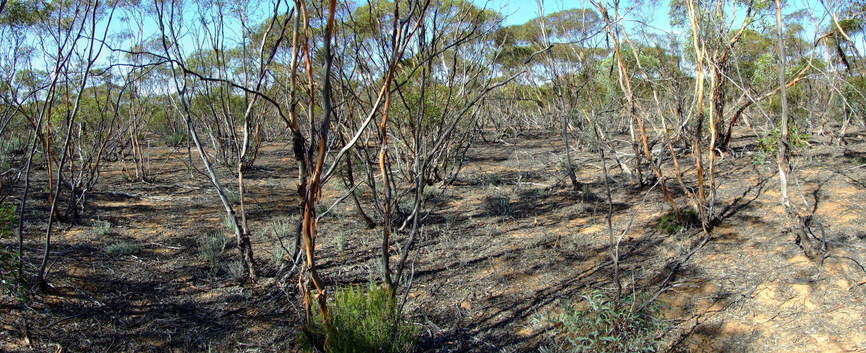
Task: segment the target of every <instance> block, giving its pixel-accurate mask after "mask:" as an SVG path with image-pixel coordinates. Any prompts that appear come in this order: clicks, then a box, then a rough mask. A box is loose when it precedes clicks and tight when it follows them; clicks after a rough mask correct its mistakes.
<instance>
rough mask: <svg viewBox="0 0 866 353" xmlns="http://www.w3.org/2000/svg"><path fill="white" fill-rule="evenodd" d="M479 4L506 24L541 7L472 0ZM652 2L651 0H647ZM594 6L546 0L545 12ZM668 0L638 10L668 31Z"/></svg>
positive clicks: (526, 1) (529, 2) (522, 0)
mask: <svg viewBox="0 0 866 353" xmlns="http://www.w3.org/2000/svg"><path fill="white" fill-rule="evenodd" d="M471 1H472V2H473V3H475V4H476V5H477V6H483V7H486V8H488V9H492V10H496V11H499V12H500V13H502V14H503V15H505V16H506V18H505V25H514V24H522V23H526V22H527V21H529V20H531V19H533V18H535V17H538V15H539V8H538V2H537V1H536V0H471ZM646 3H650V1H646ZM627 5H628V2H627V1H626V2H623V4H622V6H627ZM589 7H592V4H590V2H589V1H587V0H545V1H544V13H545V14H551V13H554V12H557V11H561V10H567V9H574V8H589ZM667 9H668V0H659V1H655V5H649V4H647V5H646V6H643V7H642V8H641V9H639V10H638V11H643V12H644V13H642V14H641V15H643V16H646V17H647V19H648V20H649V21H650V23H651V25H652V26H653V27H656V29H660V30H664V31H668V30H670V24H669V23H668V18H667Z"/></svg>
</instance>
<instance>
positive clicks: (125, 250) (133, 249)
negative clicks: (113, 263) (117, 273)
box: [105, 241, 141, 257]
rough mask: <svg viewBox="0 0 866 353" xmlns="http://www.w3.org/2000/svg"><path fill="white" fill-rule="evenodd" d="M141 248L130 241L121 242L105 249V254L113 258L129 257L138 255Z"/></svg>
mask: <svg viewBox="0 0 866 353" xmlns="http://www.w3.org/2000/svg"><path fill="white" fill-rule="evenodd" d="M140 250H141V246H140V245H138V244H135V243H132V242H128V241H120V242H117V243H113V244H110V245H108V246H106V247H105V253H107V254H108V255H111V256H115V257H117V256H127V255H134V254H137V253H138V252H139V251H140Z"/></svg>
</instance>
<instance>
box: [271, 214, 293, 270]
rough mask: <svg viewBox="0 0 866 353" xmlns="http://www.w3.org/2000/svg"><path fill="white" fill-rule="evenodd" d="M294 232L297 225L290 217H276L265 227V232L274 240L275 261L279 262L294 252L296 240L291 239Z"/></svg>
mask: <svg viewBox="0 0 866 353" xmlns="http://www.w3.org/2000/svg"><path fill="white" fill-rule="evenodd" d="M294 232H295V225H294V224H292V221H291V220H290V219H289V218H288V217H275V218H273V219H271V220H270V221H269V222H268V225H267V227H265V234H266V235H267V236H268V237H270V238H271V239H273V241H274V246H273V247H274V262H276V263H277V264H280V263H282V262H283V261H285V259H286V257H288V256H291V255H292V254H294V252H295V242H294V241H290V240H289V239H290V237H292V236H293V234H294Z"/></svg>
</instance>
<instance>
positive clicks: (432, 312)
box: [0, 132, 866, 352]
mask: <svg viewBox="0 0 866 353" xmlns="http://www.w3.org/2000/svg"><path fill="white" fill-rule="evenodd" d="M754 140H755V138H754V137H753V136H752V137H740V138H738V139H737V140H736V141H735V143H734V146H735V148H734V152H733V155H732V154H728V155H726V156H725V157H724V158H722V159H721V160H720V161H719V163H718V170H719V171H720V173H719V178H718V184H719V185H720V187H719V191H718V198H717V199H718V202H717V207H716V209H717V210H718V211H719V212H720V213H721V214H722V215H723V220H722V222H721V224H720V225H719V226H718V227H716V228H715V229H714V230H713V232H712V238H710V240H709V241H708V242H706V244H705V245H704V246H703V247H701V248H700V249H699V250H697V252H695V253H694V255H693V256H692V257H691V258H689V259H688V261H686V262H684V263H682V264H681V266H672V265H673V264H674V263H676V261H677V259H680V258H681V256H682V255H683V254H684V253H686V252H687V251H688V250H689V249H691V248H692V247H694V246H696V245H697V244H700V240H701V239H702V235H701V234H700V233H699V232H697V231H692V232H685V233H682V234H678V235H668V234H666V233H662V232H659V231H657V230H656V224H657V221H658V218H659V217H660V216H661V215H663V214H664V213H665V212H667V211H668V208H669V206H667V204H665V203H663V202H662V198H661V195H660V193H659V192H658V190H657V188H652V187H645V188H641V189H636V188H634V187H633V186H632V184H631V182H630V180H629V179H628V178H627V177H626V176H625V175H623V174H622V172H621V170H620V169H619V168H615V167H614V166H613V165H611V163H612V162H611V161H608V165H609V167H610V168H611V180H610V181H611V183H612V187H613V195H612V197H613V202H614V204H613V210H614V214H613V225H614V231H615V232H616V233H617V234H619V233H621V232H624V234H625V237H624V239H623V242H622V244H621V251H620V252H621V257H622V260H621V262H620V268H621V272H622V276H621V278H622V279H623V284H624V285H627V286H630V287H629V288H633V287H635V286H636V288H637V289H639V290H642V291H645V292H647V293H655V292H661V295H660V296H659V300H660V303H661V307H662V308H663V311H662V315H663V317H664V319H665V320H666V322H667V323H668V324H669V326H670V329H669V330H668V331H667V332H666V334H665V335H664V336H663V337H662V338H661V340H662V341H663V348H664V349H665V350H668V351H674V352H866V284H864V283H866V282H864V280H866V270H864V269H863V268H862V267H861V266H860V264H866V252H864V249H866V228H864V219H866V167H864V166H859V167H858V164H857V163H862V160H863V159H864V158H863V156H866V140H864V133H863V132H859V133H855V134H852V135H851V136H850V137H849V138H848V140H849V144H848V145H847V147H840V146H827V145H826V144H824V143H823V142H824V141H815V143H814V146H813V147H811V148H809V149H807V150H805V151H802V152H801V153H800V154H799V155H798V156H797V157H796V158H795V159H794V161H795V165H796V170H797V171H796V174H795V177H794V179H793V183H792V184H793V187H792V190H791V195H793V197H792V201H793V202H794V203H795V204H796V205H797V206H798V207H800V208H801V209H803V210H811V209H812V208H813V207H814V209H815V214H814V224H820V225H821V226H820V229H818V227H817V226H816V227H815V229H816V234H819V235H821V236H823V237H824V239H825V240H826V241H827V244H828V251H827V256H826V257H825V258H824V259H823V261H822V260H821V259H810V258H807V257H806V256H804V255H803V251H802V250H801V249H800V248H799V247H798V246H797V245H796V244H795V243H794V240H793V235H792V234H791V233H789V232H787V231H786V230H785V229H784V226H783V220H782V218H781V215H782V209H781V207H780V206H779V202H778V199H779V193H778V181H777V178H776V176H775V171H776V169H775V166H774V164H773V163H772V160H771V161H770V162H769V163H766V164H760V163H755V162H754V161H755V160H756V158H755V157H756V153H755V151H754V149H755V146H754ZM507 142H508V143H490V144H479V145H477V146H476V147H473V148H472V149H470V151H469V153H468V155H467V157H468V160H467V162H466V167H465V168H464V170H463V172H462V173H461V176H460V177H459V178H458V180H457V181H456V182H455V183H454V185H452V186H450V187H448V188H445V189H444V190H442V189H437V190H440V191H441V192H442V193H441V195H439V196H436V197H435V198H434V199H433V200H431V202H430V203H429V205H430V206H431V208H432V210H433V212H432V213H431V214H430V216H428V217H427V219H426V225H425V227H424V230H423V232H422V236H421V239H420V241H419V243H418V246H417V252H416V255H415V256H414V262H413V263H412V267H413V271H414V280H413V281H412V284H413V286H412V289H411V291H410V293H409V294H408V298H409V301H408V305H407V310H408V315H409V317H410V320H411V321H412V322H414V323H416V324H417V325H419V326H420V327H421V330H420V331H421V333H422V335H421V338H420V342H419V343H420V346H419V348H420V350H422V351H429V352H524V351H527V352H528V351H534V350H535V349H536V348H537V347H538V346H539V345H542V344H544V339H545V337H548V336H549V335H548V333H549V327H547V326H545V325H534V324H533V319H534V318H537V317H538V315H542V314H544V313H556V312H559V308H561V307H562V306H563V304H565V303H568V302H572V301H574V300H577V298H578V296H579V295H580V294H581V293H583V292H584V291H586V290H587V289H591V288H592V289H601V290H608V291H609V290H612V289H613V288H614V286H613V284H612V283H611V264H610V261H609V253H608V246H607V244H608V228H607V222H606V212H607V203H606V201H605V198H604V195H605V194H604V181H603V179H602V177H601V175H602V172H601V160H600V159H599V158H598V157H597V155H595V154H594V153H592V152H591V151H579V152H577V153H576V154H575V165H576V166H577V168H578V172H579V173H578V178H579V180H581V181H582V182H584V183H586V184H587V185H588V189H589V190H590V191H591V192H592V193H593V194H594V195H595V196H596V198H584V197H581V195H578V194H576V193H574V192H572V191H570V185H569V184H568V181H567V178H566V177H565V176H564V175H563V173H562V172H561V169H560V168H559V167H558V165H560V163H561V160H562V158H563V155H564V151H563V148H562V144H561V141H560V140H559V139H558V138H556V136H550V135H545V136H536V137H531V138H521V139H509V140H508V141H507ZM621 147H623V148H621V149H620V150H621V151H628V150H630V149H629V148H627V147H625V146H621ZM147 153H148V154H149V156H150V158H151V169H152V171H153V177H154V179H155V180H154V181H153V182H151V183H130V182H126V181H125V180H124V178H123V177H122V173H121V165H120V164H119V163H114V164H111V165H109V166H108V167H107V169H106V170H105V171H104V173H103V175H102V179H101V183H100V184H99V186H98V187H97V190H95V191H94V192H93V193H92V196H91V199H90V206H89V209H88V211H87V214H86V215H84V216H83V218H82V221H81V222H80V224H61V225H60V227H59V231H58V232H57V235H56V239H55V243H54V251H53V257H52V262H51V266H50V270H51V272H50V277H49V281H50V282H51V283H52V285H53V286H54V288H53V289H52V290H50V291H48V292H47V293H42V294H36V295H35V296H34V297H33V298H32V301H31V302H30V303H29V304H28V306H26V307H24V308H22V307H20V306H18V305H13V303H11V302H5V303H3V305H2V306H0V313H2V319H0V325H2V326H0V328H2V330H0V351H6V352H15V351H37V352H60V351H63V352H168V351H171V352H205V351H211V352H230V351H231V352H234V351H237V352H284V351H291V350H293V348H295V347H294V341H295V337H296V335H297V327H298V324H299V322H300V318H301V312H300V311H299V310H300V304H299V300H298V296H297V294H296V289H295V287H294V282H295V281H294V280H291V281H289V282H288V286H287V287H284V288H283V289H280V287H279V286H278V285H277V284H276V282H277V281H276V279H275V278H273V276H274V275H275V274H276V272H277V267H278V265H277V264H275V256H274V255H273V254H274V251H275V247H276V246H275V241H274V240H273V239H271V238H270V237H269V236H267V235H266V233H267V232H266V229H267V224H268V222H270V221H271V220H272V219H274V218H277V217H291V219H292V220H295V219H296V218H297V210H296V206H297V202H298V201H297V197H296V196H295V191H294V190H295V183H296V181H295V179H294V177H293V175H295V174H296V171H295V170H296V169H295V168H296V167H295V163H294V161H293V159H292V158H291V157H290V148H289V147H288V146H286V145H285V144H277V143H274V144H270V145H268V146H266V148H264V149H263V151H262V153H261V157H260V159H259V161H258V162H257V167H258V168H257V169H256V170H254V171H252V172H250V173H249V174H248V177H249V179H248V181H247V188H248V199H247V202H248V205H247V211H248V217H249V219H250V221H251V229H252V230H253V246H254V250H255V253H256V260H257V263H258V266H259V268H260V271H261V273H262V275H263V276H262V278H261V279H260V280H259V281H258V283H256V284H247V285H239V284H238V283H237V281H235V280H233V279H232V278H231V276H230V275H229V274H228V273H227V271H219V272H217V273H212V272H210V271H209V270H208V268H207V265H206V264H205V263H204V262H203V261H202V260H200V259H199V257H198V255H197V246H198V245H197V239H199V238H201V236H202V235H204V234H207V233H208V232H213V231H222V229H223V225H222V219H223V214H222V208H221V207H220V205H219V204H218V200H217V198H216V195H215V193H214V192H213V191H212V188H211V187H210V186H209V184H208V182H207V180H206V179H205V178H204V177H203V175H201V174H197V173H196V172H193V173H190V171H189V170H188V168H187V167H186V165H185V164H184V161H185V160H186V159H187V155H186V153H185V151H172V150H169V149H166V148H156V149H152V150H149V151H148V152H147ZM735 155H736V157H737V158H734V156H735ZM192 157H193V158H192V161H193V165H194V166H196V167H199V163H200V162H199V161H198V160H197V158H196V156H192ZM681 158H682V159H683V160H682V161H681V162H682V163H683V165H682V166H681V167H683V169H684V170H686V174H687V176H688V178H689V180H687V182H693V177H692V174H693V172H692V171H691V169H689V166H690V164H689V163H687V161H686V160H685V159H686V158H685V157H682V156H681ZM858 158H859V159H858ZM858 161H861V162H858ZM665 171H666V172H667V173H669V175H670V173H671V170H670V168H668V167H667V165H666V169H665ZM35 173H36V174H37V178H35V179H36V181H37V187H36V190H37V191H39V192H37V193H36V194H34V199H36V200H44V198H45V194H44V192H43V191H42V190H43V189H42V185H43V184H44V179H40V178H44V176H38V174H40V173H41V174H44V170H37V171H36V172H35ZM221 174H222V179H223V181H224V182H225V183H226V184H228V185H229V186H232V185H234V180H233V178H232V177H231V172H230V171H228V170H225V171H222V172H221ZM40 183H41V184H40ZM332 184H338V183H332ZM668 185H669V186H670V187H671V188H672V189H674V190H675V191H676V192H680V191H679V186H678V183H677V182H676V181H675V180H669V181H668ZM343 191H344V189H343V188H337V187H335V185H329V186H328V189H327V190H326V193H325V198H326V200H328V201H333V200H335V199H336V198H338V197H339V196H340V195H341V192H343ZM491 195H494V196H491ZM492 197H500V198H504V199H506V202H505V204H506V205H507V210H506V212H504V213H497V212H492V211H491V209H490V207H489V201H490V200H491V198H492ZM680 200H681V201H682V202H683V203H685V196H682V195H681V193H680ZM816 203H817V206H815V204H816ZM36 204H37V207H36V208H35V209H34V210H33V211H32V212H31V213H30V214H29V216H28V217H29V218H28V231H27V232H26V234H27V236H28V239H27V242H26V245H27V246H26V247H27V250H28V254H30V256H29V259H30V260H31V261H33V262H34V263H35V262H36V260H37V256H36V254H37V251H39V249H40V239H41V237H42V235H41V234H42V233H41V231H44V227H45V225H44V224H42V223H41V222H42V221H40V219H42V218H44V217H43V216H44V213H45V210H44V205H40V204H39V202H36ZM97 220H98V221H108V222H110V224H111V228H110V230H109V231H108V233H107V234H99V235H98V236H97V235H96V234H95V233H94V232H93V231H92V229H93V227H92V226H91V224H94V223H96V221H97ZM380 232H381V230H379V229H372V230H370V229H366V227H365V226H364V225H363V223H362V222H361V221H360V220H358V218H357V216H355V210H354V208H353V206H352V204H351V202H344V203H343V204H341V205H339V206H337V207H336V208H335V215H333V216H327V217H325V218H323V220H322V223H321V238H320V240H319V248H320V253H319V255H320V259H321V260H320V265H321V267H322V275H323V278H324V280H325V282H326V283H327V285H328V286H330V287H332V288H333V287H335V286H339V285H346V284H350V283H363V282H365V281H367V280H368V279H369V278H371V277H372V276H375V273H376V272H377V268H378V267H377V266H378V265H377V259H376V247H377V246H378V239H379V238H378V237H379V234H380ZM400 240H402V238H401V239H400ZM119 241H125V242H131V243H134V244H137V245H139V246H140V247H141V250H140V251H139V252H138V253H137V254H134V255H127V256H119V257H112V256H109V255H108V254H107V253H106V252H105V247H106V246H107V245H109V244H112V243H116V242H119ZM289 242H291V241H289ZM11 244H12V243H11V242H8V241H7V240H4V243H3V245H5V246H11ZM340 247H342V248H343V250H342V251H339V248H340ZM236 257H237V254H236V250H234V249H230V250H228V251H227V252H226V254H224V255H223V260H224V261H225V262H231V261H234V260H235V258H236ZM674 267H676V268H677V271H675V272H674V273H671V271H670V270H671V268H674ZM30 270H32V269H30ZM666 279H667V280H666ZM632 284H634V285H635V286H632Z"/></svg>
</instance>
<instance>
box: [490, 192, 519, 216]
mask: <svg viewBox="0 0 866 353" xmlns="http://www.w3.org/2000/svg"><path fill="white" fill-rule="evenodd" d="M483 206H484V209H486V210H487V212H488V213H489V214H490V215H493V216H509V215H511V214H512V213H513V212H514V210H513V208H512V207H511V206H512V205H511V198H510V197H509V195H508V194H506V193H505V192H503V191H502V190H500V189H499V188H495V187H494V188H489V189H488V190H487V195H485V196H484V203H483Z"/></svg>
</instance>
